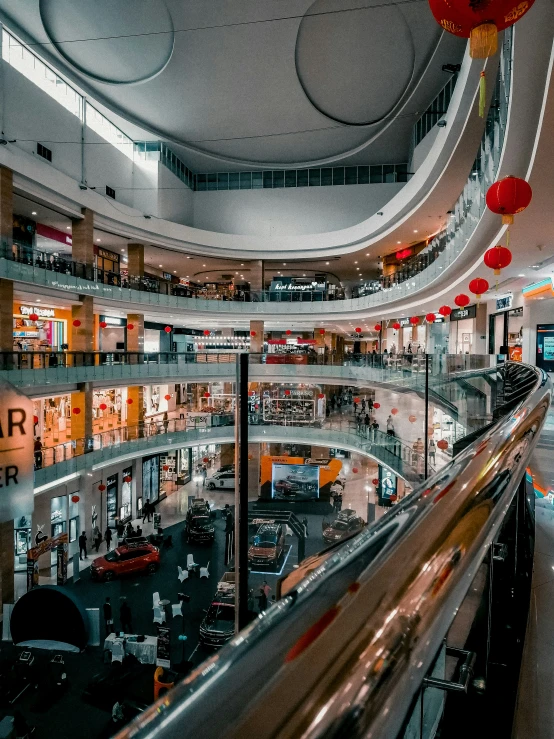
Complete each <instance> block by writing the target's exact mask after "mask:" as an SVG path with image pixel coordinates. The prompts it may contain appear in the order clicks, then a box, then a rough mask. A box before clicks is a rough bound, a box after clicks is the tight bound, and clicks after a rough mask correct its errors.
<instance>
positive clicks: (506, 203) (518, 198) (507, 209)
mask: <svg viewBox="0 0 554 739" xmlns="http://www.w3.org/2000/svg"><path fill="white" fill-rule="evenodd" d="M532 4H533V3H532V2H529V6H528V7H531V5H532ZM517 7H520V6H517ZM532 197H533V191H532V190H531V186H530V185H529V183H528V182H526V181H525V180H522V179H520V178H519V177H512V176H511V175H509V176H508V177H504V179H502V180H499V181H498V182H493V184H492V185H491V186H490V187H489V189H488V190H487V195H486V201H487V208H488V209H489V210H492V212H493V213H497V214H498V215H500V216H502V223H505V224H508V225H509V224H511V223H513V222H514V215H515V214H516V213H521V211H523V210H525V208H527V206H528V205H529V203H530V202H531V198H532Z"/></svg>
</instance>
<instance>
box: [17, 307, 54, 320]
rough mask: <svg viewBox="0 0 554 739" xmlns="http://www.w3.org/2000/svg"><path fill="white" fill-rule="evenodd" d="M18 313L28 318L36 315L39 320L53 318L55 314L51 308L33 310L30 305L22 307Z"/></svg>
mask: <svg viewBox="0 0 554 739" xmlns="http://www.w3.org/2000/svg"><path fill="white" fill-rule="evenodd" d="M19 312H20V313H21V315H22V316H30V315H31V313H36V314H37V316H38V317H39V318H53V317H54V314H55V311H54V309H53V308H35V307H33V306H32V305H22V306H21V307H20V308H19Z"/></svg>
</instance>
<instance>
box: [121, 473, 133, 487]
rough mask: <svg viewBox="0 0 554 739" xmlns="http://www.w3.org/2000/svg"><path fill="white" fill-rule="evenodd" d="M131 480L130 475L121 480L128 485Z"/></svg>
mask: <svg viewBox="0 0 554 739" xmlns="http://www.w3.org/2000/svg"><path fill="white" fill-rule="evenodd" d="M132 479H133V478H132V477H131V475H125V477H124V478H123V482H126V483H127V485H128V484H129V483H130V482H131V480H132Z"/></svg>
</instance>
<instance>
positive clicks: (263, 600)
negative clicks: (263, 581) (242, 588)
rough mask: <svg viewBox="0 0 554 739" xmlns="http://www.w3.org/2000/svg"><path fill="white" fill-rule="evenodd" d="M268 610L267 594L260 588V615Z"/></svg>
mask: <svg viewBox="0 0 554 739" xmlns="http://www.w3.org/2000/svg"><path fill="white" fill-rule="evenodd" d="M266 608H267V595H266V594H265V591H264V589H263V588H260V589H259V595H258V609H259V611H260V613H263V612H264V611H265V609H266Z"/></svg>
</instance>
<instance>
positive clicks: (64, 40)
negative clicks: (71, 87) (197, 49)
mask: <svg viewBox="0 0 554 739" xmlns="http://www.w3.org/2000/svg"><path fill="white" fill-rule="evenodd" d="M40 15H41V19H42V24H43V26H44V30H45V31H46V33H47V35H48V38H49V39H50V41H51V42H52V44H53V45H54V46H55V48H56V49H57V51H59V53H60V54H61V55H62V56H63V57H64V58H65V59H66V60H67V61H68V62H69V63H70V64H72V65H73V66H74V67H76V68H77V69H78V70H79V71H80V72H83V73H84V74H86V75H88V76H89V77H92V78H93V79H95V80H97V81H99V82H107V83H109V84H114V85H128V84H131V83H133V82H143V81H145V80H148V79H151V78H152V77H155V76H156V75H157V74H159V73H160V72H161V71H162V70H163V69H164V68H165V66H166V65H167V63H168V62H169V60H170V59H171V55H172V53H173V44H174V30H173V21H172V18H171V15H170V13H169V10H168V9H167V6H166V4H165V2H164V0H133V2H132V3H129V2H128V0H94V2H91V0H40Z"/></svg>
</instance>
